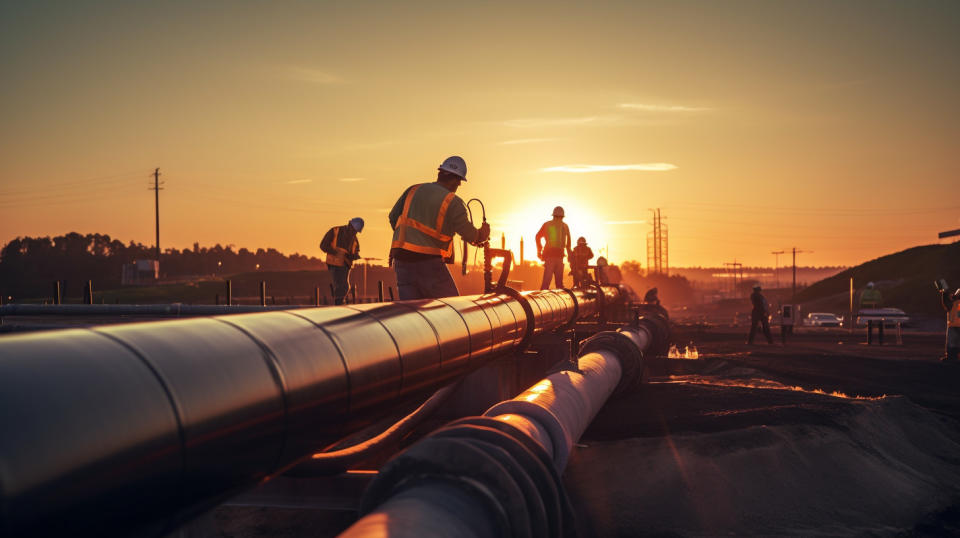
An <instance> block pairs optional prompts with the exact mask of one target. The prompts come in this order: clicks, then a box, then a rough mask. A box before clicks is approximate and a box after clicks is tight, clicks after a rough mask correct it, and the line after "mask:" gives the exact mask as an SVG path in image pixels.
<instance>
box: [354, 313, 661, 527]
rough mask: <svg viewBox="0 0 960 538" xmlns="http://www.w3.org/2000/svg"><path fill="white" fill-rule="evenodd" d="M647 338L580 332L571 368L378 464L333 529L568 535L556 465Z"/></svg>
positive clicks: (651, 339)
mask: <svg viewBox="0 0 960 538" xmlns="http://www.w3.org/2000/svg"><path fill="white" fill-rule="evenodd" d="M655 338H656V333H655V332H652V331H651V330H650V325H649V324H648V323H638V324H637V325H636V326H635V327H633V328H632V329H630V330H620V331H617V332H606V333H600V334H598V335H596V336H595V337H593V338H591V339H588V340H587V341H585V343H584V345H583V347H582V353H581V355H580V358H579V371H577V372H572V371H564V372H558V373H555V374H552V375H550V376H548V377H547V378H545V379H543V380H541V381H540V382H539V383H537V384H535V385H534V386H532V387H530V388H529V389H527V390H526V391H525V392H523V393H522V394H520V395H519V396H517V397H516V398H514V399H512V400H508V401H504V402H501V403H499V404H497V405H495V406H493V407H491V408H490V409H489V410H488V411H487V412H486V413H484V416H483V417H474V418H468V419H462V420H460V421H456V422H454V423H452V424H450V425H448V426H447V427H445V428H442V429H440V430H438V431H437V432H434V433H433V434H431V435H430V436H429V437H427V438H426V439H424V440H422V441H420V442H418V443H416V444H414V445H413V446H411V447H410V449H408V450H407V451H405V452H403V453H401V454H400V455H398V456H397V457H395V458H394V459H393V460H391V461H390V462H388V463H387V465H386V466H385V467H384V468H383V469H381V471H380V474H379V476H378V478H377V479H376V480H375V481H374V482H373V483H372V484H371V486H370V488H369V490H368V491H367V493H366V494H365V498H364V501H363V511H364V512H366V514H365V515H364V517H363V518H361V519H360V520H359V521H357V523H356V524H354V525H353V526H351V527H350V528H349V529H347V530H346V531H345V532H344V533H343V534H342V535H341V536H343V537H346V538H379V537H384V536H390V537H392V538H398V537H399V538H413V537H418V536H423V535H432V536H461V537H468V538H486V537H490V536H542V537H553V536H564V535H571V534H572V532H573V523H572V521H573V517H572V514H571V511H570V507H569V504H568V503H567V502H566V497H565V495H564V494H563V490H562V483H561V481H560V479H559V475H560V473H561V472H562V471H563V469H564V467H565V466H566V462H567V459H568V457H569V454H570V450H571V449H572V447H573V444H574V443H575V442H576V441H577V439H579V437H580V435H582V433H583V432H584V430H585V429H586V428H587V426H588V425H589V424H590V422H591V421H592V420H593V417H594V416H595V415H596V413H597V412H598V411H599V410H600V408H601V407H602V406H603V404H604V403H605V402H606V400H607V399H608V398H609V397H610V395H611V394H613V393H614V392H615V391H617V390H618V388H622V387H626V386H629V385H630V384H631V383H632V382H633V381H636V378H639V376H640V374H641V373H642V371H643V361H644V353H645V352H646V351H648V350H649V349H651V348H652V347H653V346H654V345H656V342H655ZM625 377H633V378H634V379H625Z"/></svg>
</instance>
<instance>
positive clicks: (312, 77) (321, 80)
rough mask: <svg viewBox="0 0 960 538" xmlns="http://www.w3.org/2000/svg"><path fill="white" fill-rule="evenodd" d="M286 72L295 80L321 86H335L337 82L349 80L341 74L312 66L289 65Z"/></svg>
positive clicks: (341, 82) (342, 82) (343, 82)
mask: <svg viewBox="0 0 960 538" xmlns="http://www.w3.org/2000/svg"><path fill="white" fill-rule="evenodd" d="M286 72H287V76H289V77H290V78H292V79H294V80H300V81H303V82H309V83H311V84H319V85H321V86H333V85H336V84H345V83H346V82H347V81H346V80H344V79H343V77H341V76H339V75H335V74H333V73H328V72H326V71H321V70H319V69H313V68H310V67H296V66H292V67H288V68H287V69H286Z"/></svg>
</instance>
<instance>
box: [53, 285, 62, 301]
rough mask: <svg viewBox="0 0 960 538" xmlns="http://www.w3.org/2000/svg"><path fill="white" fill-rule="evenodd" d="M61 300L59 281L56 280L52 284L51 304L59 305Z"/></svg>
mask: <svg viewBox="0 0 960 538" xmlns="http://www.w3.org/2000/svg"><path fill="white" fill-rule="evenodd" d="M61 299H62V296H61V291H60V281H59V280H57V281H56V282H54V283H53V304H60V300H61Z"/></svg>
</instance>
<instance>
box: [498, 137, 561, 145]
mask: <svg viewBox="0 0 960 538" xmlns="http://www.w3.org/2000/svg"><path fill="white" fill-rule="evenodd" d="M554 140H559V139H557V138H520V139H518V140H504V141H503V142H500V145H501V146H512V145H515V144H539V143H541V142H552V141H554Z"/></svg>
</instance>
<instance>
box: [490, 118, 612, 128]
mask: <svg viewBox="0 0 960 538" xmlns="http://www.w3.org/2000/svg"><path fill="white" fill-rule="evenodd" d="M599 120H600V118H599V117H597V116H584V117H582V118H519V119H515V120H507V121H505V122H503V124H504V125H506V126H507V127H521V128H526V127H565V126H571V125H589V124H591V123H598V122H599Z"/></svg>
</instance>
